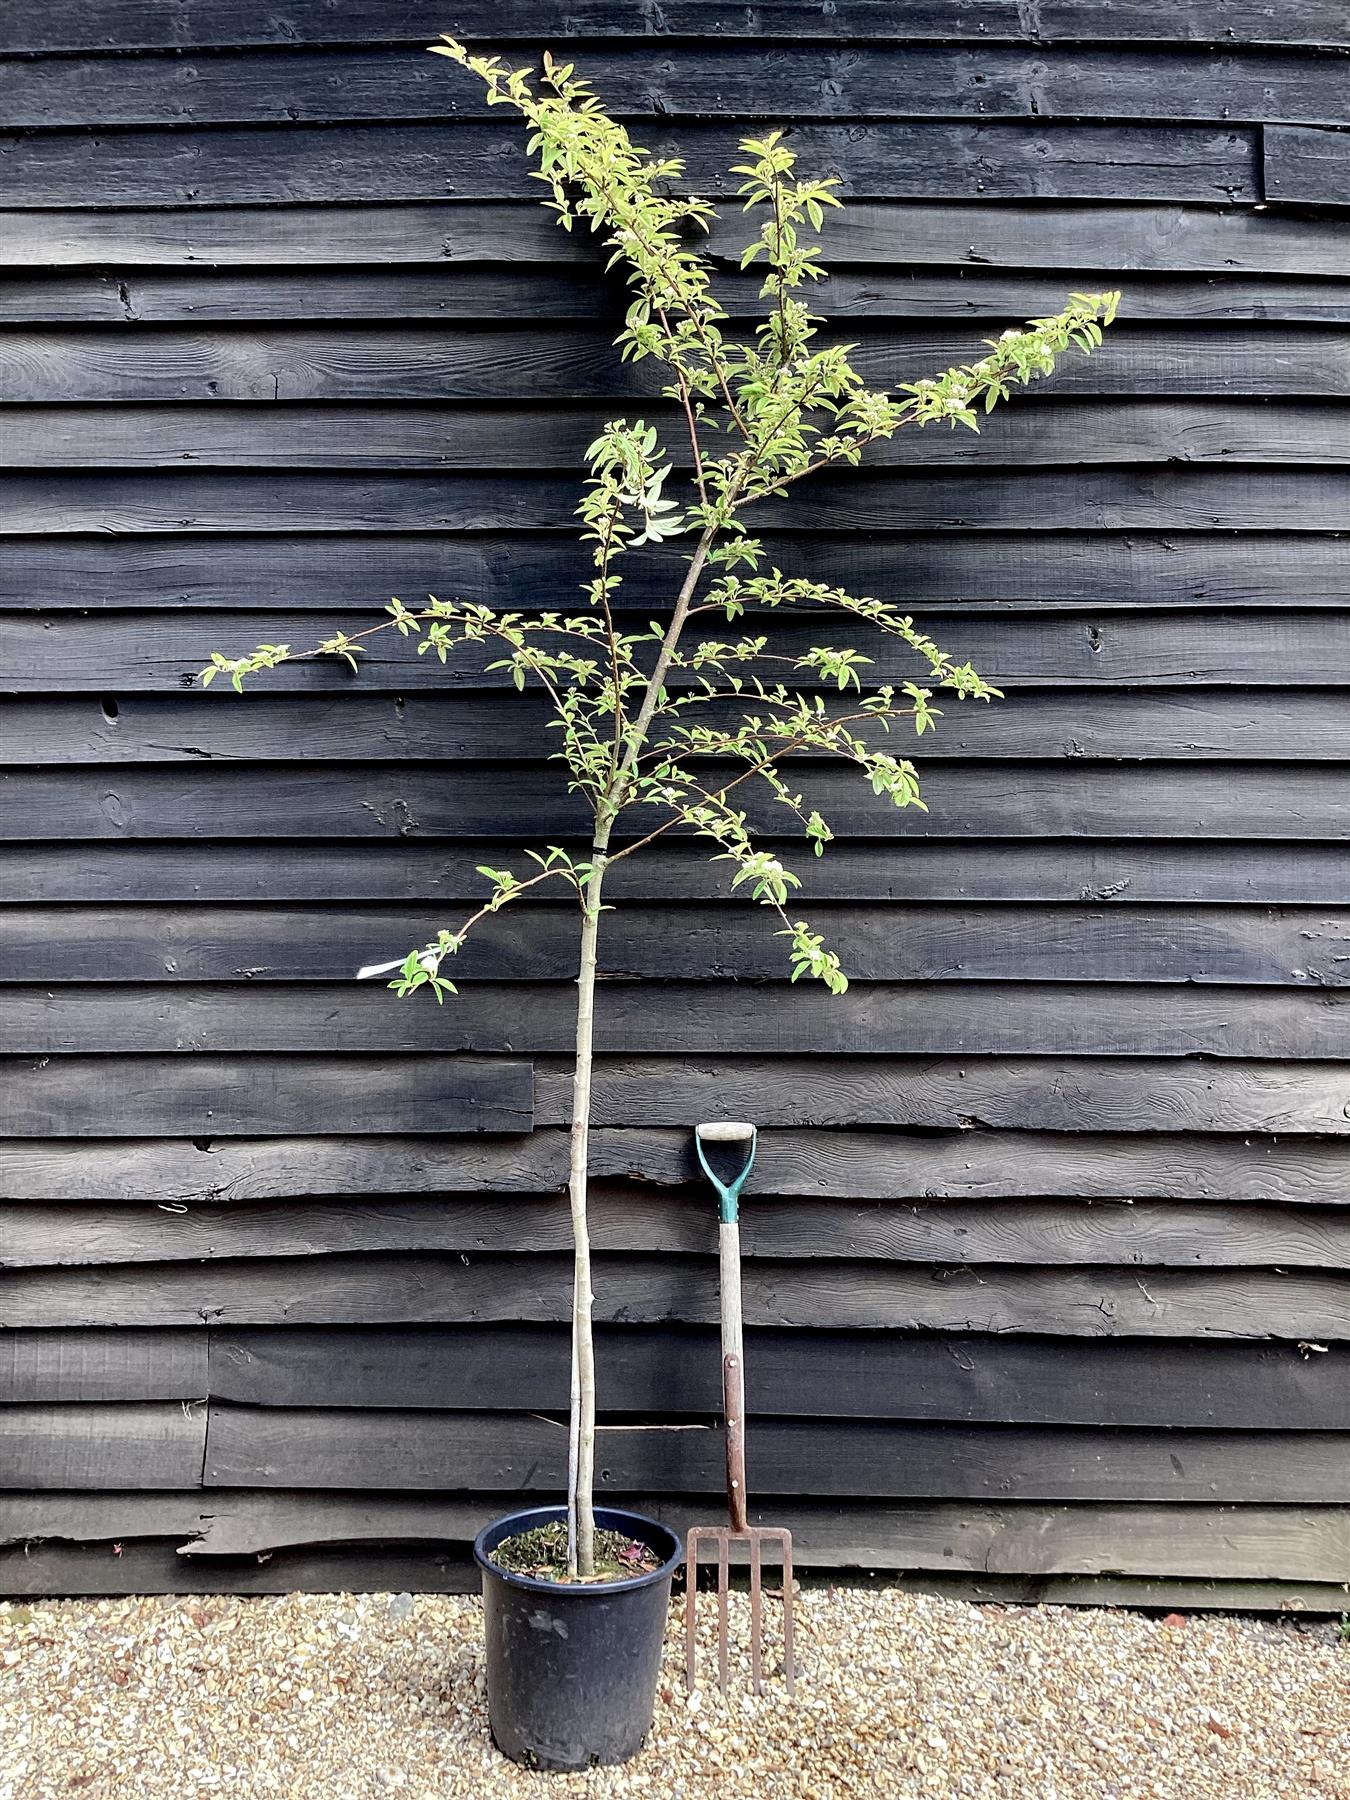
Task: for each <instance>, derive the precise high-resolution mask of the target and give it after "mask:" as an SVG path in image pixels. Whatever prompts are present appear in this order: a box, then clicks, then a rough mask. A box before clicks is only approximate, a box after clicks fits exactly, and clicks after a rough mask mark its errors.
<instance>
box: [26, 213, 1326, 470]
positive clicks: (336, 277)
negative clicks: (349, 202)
mask: <svg viewBox="0 0 1350 1800" xmlns="http://www.w3.org/2000/svg"><path fill="white" fill-rule="evenodd" d="M484 209H485V210H492V209H491V206H490V203H484ZM325 210H326V209H325ZM475 210H478V209H475ZM47 216H48V215H46V214H39V215H34V216H33V217H32V218H31V219H30V220H29V223H28V226H27V228H25V226H24V225H23V224H22V223H18V224H16V225H15V227H14V229H15V230H16V232H18V233H19V234H20V235H21V236H24V235H26V236H31V235H32V234H33V232H34V231H35V230H36V229H37V225H38V222H39V220H41V219H44V218H46V217H47ZM93 216H95V217H97V215H93ZM147 216H154V215H147ZM9 217H10V218H11V219H19V220H22V219H23V218H24V217H26V215H14V214H11V215H9ZM452 217H453V215H452ZM326 222H327V221H326V220H325V219H322V218H321V219H320V220H318V221H316V232H321V231H322V227H323V225H324V224H325V223H326ZM1083 222H1084V224H1086V222H1087V221H1086V219H1085V220H1084V221H1083ZM193 235H195V234H193ZM111 247H112V246H111V245H110V248H111ZM386 247H387V248H388V249H389V251H390V252H391V255H390V256H389V257H388V258H386V259H383V260H381V259H380V258H379V256H378V252H377V253H376V255H375V256H373V257H372V260H371V261H370V262H368V263H364V264H360V265H356V266H353V265H352V264H350V263H348V264H346V265H345V266H344V265H343V264H342V263H340V262H339V263H337V264H335V265H330V266H324V267H314V268H305V269H303V270H301V269H293V268H288V267H286V266H284V262H285V261H290V260H292V259H291V258H290V257H288V256H286V252H285V249H284V247H283V246H281V245H272V244H271V242H270V239H269V236H268V233H267V230H266V227H265V225H264V224H263V222H262V221H261V220H260V221H259V222H258V258H259V260H261V259H263V258H264V257H266V256H268V255H269V254H270V255H271V256H272V257H274V258H275V259H276V260H275V261H274V262H273V263H270V264H268V265H267V266H263V267H259V268H247V269H245V270H242V271H241V270H240V269H238V268H237V267H235V266H231V264H230V263H229V262H228V261H226V262H225V263H224V265H223V266H218V267H210V268H204V267H197V266H191V265H190V266H188V267H187V268H186V269H184V270H179V269H175V268H168V269H165V268H159V267H155V266H153V251H147V254H148V255H150V256H151V258H152V262H151V266H148V267H147V266H144V264H142V263H141V262H139V261H136V260H135V257H136V241H135V240H128V244H127V249H128V253H129V255H130V256H131V258H132V259H133V260H132V261H131V262H130V263H128V264H127V266H125V267H124V268H123V269H122V270H121V271H120V273H119V274H117V275H113V274H111V273H109V272H107V271H106V270H102V269H73V268H67V267H62V266H60V259H59V257H58V256H57V255H56V251H55V248H54V247H49V248H48V251H47V254H48V256H49V257H51V258H52V260H53V261H54V262H55V263H56V265H57V266H55V267H48V268H45V269H37V270H33V271H32V272H28V271H25V272H24V273H22V274H19V273H17V272H15V273H11V274H10V275H9V276H8V277H7V279H6V280H5V282H4V284H3V286H0V321H3V322H5V323H7V324H49V325H71V324H98V323H112V324H119V325H147V324H183V323H187V322H201V321H206V320H210V321H212V322H220V323H236V324H243V323H259V322H268V321H282V320H295V319H304V320H306V321H308V322H310V323H317V322H319V321H322V320H348V319H359V320H380V321H384V322H393V321H395V320H413V319H435V320H438V321H442V322H445V321H450V320H477V321H485V320H492V321H495V322H496V323H498V324H502V323H505V322H506V321H508V320H511V321H517V322H522V321H523V322H535V323H538V322H541V321H553V320H574V319H588V320H596V319H598V320H602V321H609V320H613V321H614V326H615V329H617V326H618V322H619V317H620V314H621V310H622V309H621V306H620V303H619V293H620V290H619V289H618V288H617V286H616V284H615V280H614V277H613V276H612V275H608V276H607V275H606V274H605V273H604V271H603V270H602V269H601V268H600V267H599V259H598V258H597V259H596V262H595V266H590V265H589V264H583V266H580V267H578V266H577V265H576V259H574V258H569V256H568V253H567V250H566V248H565V246H564V245H563V244H562V242H561V241H560V244H559V248H558V253H557V256H556V258H554V259H553V260H552V261H549V260H548V259H547V257H546V256H545V255H544V248H543V247H541V248H540V253H539V256H538V259H537V261H536V262H534V263H533V264H532V263H531V262H529V261H523V260H511V251H510V248H508V247H507V246H503V247H502V250H501V255H500V259H499V260H496V261H492V262H486V261H481V260H480V261H477V262H474V261H471V260H467V259H465V260H460V261H454V262H450V261H447V262H444V263H439V264H438V263H436V262H434V261H426V262H405V263H402V264H401V265H398V266H395V267H390V266H389V263H390V262H394V263H397V258H396V257H394V256H393V255H392V251H393V250H394V249H396V248H397V246H396V245H388V246H386ZM410 247H415V246H410ZM489 250H490V246H487V245H485V246H484V252H485V254H486V253H487V252H488V251H489ZM34 260H36V259H34ZM279 265H281V266H279ZM6 266H7V263H6V258H5V254H4V252H3V251H0V268H3V267H6ZM716 273H717V294H718V299H719V301H720V303H721V304H722V305H723V306H724V307H725V308H726V309H727V312H728V314H729V315H730V316H731V317H732V318H733V319H737V318H743V317H754V318H760V317H762V316H763V313H764V301H763V299H762V298H761V296H760V292H759V289H760V282H759V280H758V278H757V277H754V276H751V275H748V274H747V275H741V274H740V273H739V272H738V271H737V270H736V269H734V268H731V267H728V266H726V263H725V259H724V258H723V257H720V256H719V257H718V259H717V265H716ZM1108 276H1111V277H1113V278H1116V279H1128V282H1129V291H1130V293H1129V310H1128V316H1129V318H1130V319H1132V320H1135V321H1144V320H1158V321H1162V320H1190V321H1192V322H1196V321H1199V320H1202V319H1203V320H1214V321H1219V320H1223V321H1233V322H1239V321H1253V320H1264V321H1270V320H1283V321H1288V322H1290V323H1298V322H1301V323H1305V324H1314V323H1316V324H1326V325H1331V324H1343V323H1345V322H1346V321H1347V320H1348V319H1350V292H1348V291H1347V288H1346V284H1345V282H1344V281H1343V280H1338V279H1337V278H1336V277H1335V276H1327V275H1317V274H1311V275H1305V276H1295V275H1289V274H1287V273H1283V272H1277V273H1274V274H1270V275H1259V274H1252V275H1234V274H1192V275H1186V274H1174V273H1165V272H1163V273H1160V272H1157V271H1154V270H1146V271H1140V270H1134V269H1126V270H1124V271H1123V272H1117V271H1115V270H1113V269H1104V268H1100V267H1099V268H1095V269H1088V268H1077V269H1075V268H1062V269H1056V270H1054V271H1052V272H1045V271H1035V270H1029V271H1025V272H1023V271H1020V270H1014V271H1004V270H1000V269H985V268H981V267H979V266H967V267H959V268H953V269H951V270H945V269H944V270H942V271H941V272H939V273H931V272H930V265H927V264H925V263H923V262H916V263H907V262H903V261H897V260H896V251H895V250H894V248H893V249H892V251H891V253H890V254H889V255H888V256H887V257H885V258H884V259H882V260H880V261H878V262H875V263H871V264H859V263H851V264H844V265H843V266H842V267H841V268H839V269H836V270H835V271H834V272H833V273H832V274H830V275H829V276H828V277H827V281H826V285H825V286H824V287H823V288H822V289H821V290H820V297H821V299H822V300H823V301H824V302H825V303H826V304H827V305H828V308H829V313H830V316H831V317H832V318H844V319H848V318H857V319H972V320H988V321H991V322H995V321H996V322H997V323H998V324H999V325H1000V326H1001V325H1002V324H1003V322H1004V321H1005V320H1007V319H1010V318H1012V319H1021V318H1029V317H1032V316H1033V315H1036V316H1039V315H1042V314H1045V313H1048V312H1052V311H1057V310H1058V309H1059V308H1060V307H1061V306H1062V305H1063V304H1064V296H1065V295H1066V294H1067V293H1070V292H1075V291H1076V292H1079V293H1083V292H1094V291H1096V290H1098V289H1100V288H1101V287H1102V286H1103V285H1104V284H1105V282H1106V280H1107V278H1108ZM214 410H215V415H216V417H215V431H216V432H217V433H218V434H220V435H221V436H222V437H223V436H225V435H226V431H227V426H228V420H227V419H226V418H224V417H222V416H221V411H220V409H219V408H216V409H214ZM270 410H271V413H272V418H273V422H274V425H275V428H276V429H277V430H278V431H281V430H282V429H284V419H283V418H278V417H277V416H276V410H275V409H270ZM1215 410H1216V411H1217V410H1218V408H1217V405H1216V408H1215ZM154 416H155V418H156V419H157V420H158V426H159V429H161V430H165V429H167V428H168V427H169V426H170V425H172V424H173V422H174V421H173V417H172V415H169V414H166V413H165V411H164V409H163V408H158V409H156V410H155V414H154ZM323 416H324V415H323V413H319V414H318V415H317V419H316V422H321V421H322V418H323ZM1226 416H1228V417H1230V418H1234V419H1236V414H1231V415H1226ZM381 417H382V421H383V424H384V428H385V429H386V430H387V429H388V425H389V416H388V411H387V409H385V410H384V411H383V412H382V414H381ZM999 417H1000V415H999V414H998V413H995V414H994V415H993V416H992V417H991V419H990V422H989V424H987V425H986V424H983V423H982V425H981V430H982V431H984V432H988V431H990V430H991V429H992V430H994V431H997V430H998V429H999V426H998V423H997V421H998V420H999ZM48 418H49V420H50V423H51V429H52V430H53V432H57V431H58V430H59V429H60V425H59V421H57V420H55V419H51V415H48ZM18 423H19V421H18V419H17V418H16V415H15V409H13V408H9V407H7V408H6V412H5V415H4V428H5V439H6V441H8V440H9V439H10V437H11V434H12V433H14V432H15V431H16V430H17V426H18ZM1274 423H1275V421H1274V420H1272V425H1273V424H1274ZM500 435H504V433H499V436H500ZM123 436H124V437H125V436H126V433H125V432H124V433H123ZM929 436H930V440H931V441H930V443H929V446H928V451H927V454H929V455H930V456H931V455H936V454H940V452H941V449H942V447H943V443H944V440H943V439H942V438H941V437H938V438H936V439H934V438H933V434H931V433H930V434H929ZM964 436H965V434H964V433H963V434H962V438H959V439H958V438H954V437H953V438H952V439H951V442H952V443H954V444H957V445H960V444H962V443H963V441H964ZM585 441H587V440H583V443H584V442H585ZM301 442H302V444H303V442H304V440H303V439H302V440H301ZM1035 442H1036V440H1035V439H1034V438H1031V437H1029V438H1028V446H1027V447H1028V451H1029V452H1030V451H1031V450H1032V449H1033V448H1034V445H1035ZM37 448H38V447H37V446H36V444H35V446H34V450H35V453H36V451H37ZM220 448H221V453H222V454H228V450H229V441H228V440H227V442H225V443H224V444H222V445H221V447H220ZM340 448H345V449H346V452H347V454H348V455H353V456H354V455H356V454H358V452H359V446H355V445H346V446H340V445H338V444H335V445H334V448H333V451H332V454H333V455H334V456H337V455H338V454H339V449H340ZM443 448H444V451H445V453H446V454H453V452H454V449H455V445H454V442H453V440H452V441H451V442H448V443H446V444H445V445H444V446H443ZM894 448H895V450H896V451H897V452H899V453H903V450H904V444H903V442H902V443H900V444H897V445H895V446H894ZM1122 448H1123V449H1124V450H1126V452H1128V449H1129V442H1128V440H1126V441H1125V443H1124V444H1123V446H1122ZM1289 448H1290V454H1294V453H1295V450H1296V446H1295V445H1294V444H1293V443H1291V444H1290V447H1289ZM884 453H885V446H883V445H876V446H874V448H873V455H874V456H879V455H882V454H884ZM311 460H312V455H311Z"/></svg>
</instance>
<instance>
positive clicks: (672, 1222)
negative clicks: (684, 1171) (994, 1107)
mask: <svg viewBox="0 0 1350 1800" xmlns="http://www.w3.org/2000/svg"><path fill="white" fill-rule="evenodd" d="M590 1213H591V1240H592V1243H593V1245H594V1247H595V1249H596V1250H597V1251H604V1252H607V1253H616V1254H622V1253H629V1252H631V1253H634V1254H644V1255H646V1254H660V1255H663V1256H693V1255H700V1254H702V1255H707V1254H709V1253H710V1252H711V1251H712V1250H713V1249H714V1248H715V1246H716V1233H715V1231H714V1229H713V1220H712V1217H711V1214H710V1212H709V1208H708V1205H707V1202H706V1199H705V1198H704V1196H702V1195H701V1194H694V1195H690V1194H682V1195H680V1196H678V1197H676V1196H670V1195H664V1194H662V1195H650V1194H646V1193H644V1192H642V1190H640V1189H629V1188H625V1187H619V1188H608V1189H606V1188H600V1189H598V1191H596V1192H595V1193H594V1195H593V1197H592V1201H591V1206H590ZM741 1239H742V1245H743V1248H744V1251H745V1254H746V1255H747V1256H750V1257H761V1258H773V1259H778V1260H782V1261H789V1262H791V1261H795V1260H798V1259H801V1260H803V1261H806V1260H809V1261H812V1262H815V1261H824V1262H829V1261H832V1260H836V1259H840V1258H853V1259H865V1260H869V1261H878V1262H905V1263H916V1264H927V1263H937V1264H944V1265H953V1264H962V1263H970V1264H978V1265H980V1266H984V1265H999V1266H1007V1267H1026V1266H1035V1267H1040V1268H1046V1269H1052V1268H1076V1267H1081V1266H1084V1265H1088V1266H1092V1267H1098V1268H1108V1267H1109V1268H1114V1267H1122V1266H1123V1267H1131V1266H1133V1267H1139V1268H1145V1269H1152V1268H1167V1269H1221V1268H1261V1267H1277V1268H1281V1269H1339V1270H1350V1212H1344V1213H1343V1212H1342V1211H1340V1210H1337V1211H1334V1212H1333V1211H1330V1210H1324V1209H1322V1208H1316V1207H1308V1206H1301V1207H1297V1208H1276V1207H1264V1206H1250V1205H1244V1206H1240V1207H1217V1206H1190V1205H1187V1204H1184V1203H1180V1202H1176V1201H1168V1202H1165V1203H1156V1202H1148V1201H1136V1202H1115V1203H1111V1202H1100V1201H1099V1202H1096V1203H1095V1204H1092V1203H1083V1202H1075V1201H1069V1202H1065V1201H1062V1200H1054V1201H1029V1200H1024V1201H1019V1202H1017V1204H1015V1205H1012V1204H1009V1203H1008V1202H1007V1201H1005V1200H998V1201H994V1202H977V1203H972V1204H962V1203H956V1202H952V1201H940V1202H937V1203H923V1204H917V1205H916V1204H912V1203H911V1204H909V1205H896V1204H895V1203H893V1202H887V1203H879V1202H859V1201H853V1202H839V1201H834V1202H821V1201H814V1200H796V1199H774V1198H768V1197H761V1198H758V1199H756V1200H755V1201H754V1203H753V1204H747V1206H746V1208H745V1215H744V1220H743V1223H742V1227H741ZM571 1243H572V1237H571V1223H570V1220H569V1218H568V1215H567V1212H566V1209H565V1208H564V1207H563V1206H561V1205H560V1204H559V1201H558V1197H557V1195H556V1194H550V1195H548V1196H546V1197H536V1196H533V1195H509V1196H502V1197H497V1196H492V1195H485V1196H472V1197H468V1198H464V1199H455V1198H449V1197H447V1198H443V1199H441V1198H438V1199H436V1200H375V1199H367V1198H365V1197H354V1198H352V1199H343V1200H338V1201H318V1200H308V1201H305V1202H303V1203H302V1204H299V1205H296V1204H293V1203H291V1202H288V1201H281V1202H267V1201H253V1202H236V1203H234V1204H233V1205H231V1206H229V1207H226V1208H222V1207H220V1206H209V1207H202V1208H197V1209H187V1210H185V1211H183V1212H172V1213H167V1214H166V1212H165V1211H164V1209H163V1208H162V1207H159V1206H154V1205H141V1206H137V1205H130V1206H128V1205H126V1204H119V1205H115V1206H106V1207H105V1206H81V1205H67V1206H63V1207H62V1208H61V1209H60V1212H59V1214H58V1215H57V1216H56V1217H55V1218H53V1217H52V1209H51V1207H50V1205H49V1204H43V1205H38V1206H20V1205H13V1204H11V1205H10V1207H9V1208H8V1209H7V1213H6V1219H5V1231H4V1242H3V1249H2V1250H0V1267H3V1268H7V1269H47V1268H89V1267H104V1266H109V1265H116V1264H124V1263H142V1262H144V1263H167V1262H191V1263H208V1262H218V1261H225V1260H240V1259H243V1258H247V1257H252V1256H258V1257H266V1258H285V1257H292V1258H295V1259H297V1260H298V1261H300V1262H303V1260H304V1259H308V1258H310V1257H317V1256H329V1255H344V1256H346V1255H352V1254H356V1253H359V1252H366V1253H369V1254H372V1255H385V1254H393V1253H397V1254H400V1255H403V1254H408V1253H412V1252H418V1251H429V1252H436V1253H441V1252H448V1251H460V1252H463V1253H464V1254H465V1255H481V1254H484V1253H487V1254H490V1255H509V1254H510V1253H512V1252H515V1251H519V1252H523V1253H530V1254H533V1253H535V1252H541V1253H547V1254H549V1255H554V1254H560V1253H564V1252H566V1251H567V1250H569V1249H570V1248H571Z"/></svg>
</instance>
